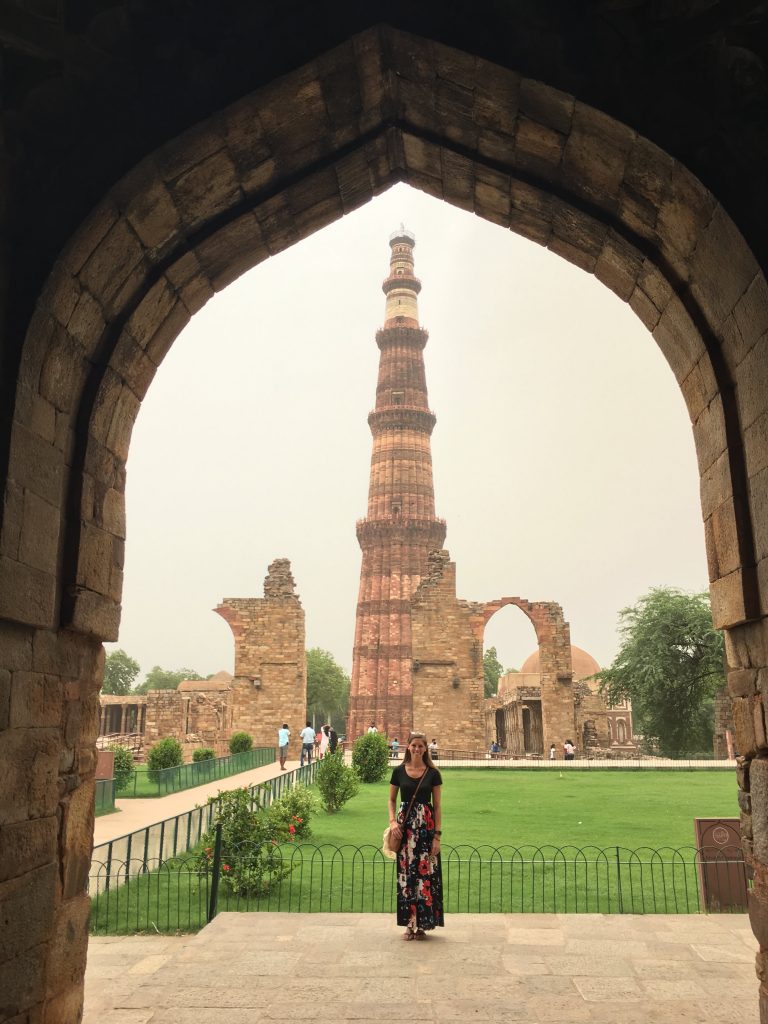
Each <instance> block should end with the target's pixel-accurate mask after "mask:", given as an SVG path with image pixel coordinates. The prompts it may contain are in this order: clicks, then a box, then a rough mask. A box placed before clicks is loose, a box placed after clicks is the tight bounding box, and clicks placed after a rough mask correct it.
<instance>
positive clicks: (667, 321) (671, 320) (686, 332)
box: [645, 282, 706, 382]
mask: <svg viewBox="0 0 768 1024" xmlns="http://www.w3.org/2000/svg"><path fill="white" fill-rule="evenodd" d="M645 283H647V282H645ZM653 338H654V341H655V342H656V344H657V345H658V346H659V348H660V349H661V351H662V352H663V353H664V358H665V359H666V360H667V362H668V363H669V365H670V367H671V368H672V372H673V373H674V375H675V377H676V378H677V380H678V382H682V381H683V380H685V378H686V377H687V376H688V374H689V373H691V371H692V370H693V368H694V366H695V365H696V363H698V361H699V360H700V359H701V358H702V357H706V353H705V351H704V346H703V344H702V341H701V338H700V336H699V333H698V331H697V330H696V328H695V326H694V324H693V321H692V320H691V318H690V316H689V315H688V312H687V310H686V309H685V307H684V306H683V304H682V302H680V300H679V299H676V298H675V299H672V300H671V301H669V302H668V303H667V304H666V305H665V306H664V308H663V313H662V315H661V318H660V320H659V323H658V325H657V326H656V328H655V330H654V332H653Z"/></svg>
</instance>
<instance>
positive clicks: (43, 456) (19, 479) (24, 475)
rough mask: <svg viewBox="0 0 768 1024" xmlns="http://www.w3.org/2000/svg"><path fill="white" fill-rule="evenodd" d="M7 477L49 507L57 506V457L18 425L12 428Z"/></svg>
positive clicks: (59, 463) (59, 485) (59, 464)
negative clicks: (39, 498) (11, 444)
mask: <svg viewBox="0 0 768 1024" xmlns="http://www.w3.org/2000/svg"><path fill="white" fill-rule="evenodd" d="M13 435H14V440H13V447H12V450H11V464H10V469H9V476H10V477H11V479H12V480H14V481H15V483H16V484H17V485H18V486H20V487H23V488H25V489H26V490H30V491H32V492H33V493H34V494H37V495H38V496H39V497H41V498H44V499H45V500H46V501H48V502H50V504H51V505H59V504H60V503H61V492H62V471H63V466H62V461H61V454H60V453H59V452H58V451H57V450H56V449H55V448H54V447H53V446H52V445H51V444H49V443H48V442H47V441H44V440H43V439H42V438H41V437H38V435H37V434H33V433H32V432H31V431H30V430H28V429H27V428H26V427H23V426H22V425H21V424H20V423H16V424H15V425H14V430H13Z"/></svg>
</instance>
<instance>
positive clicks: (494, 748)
mask: <svg viewBox="0 0 768 1024" xmlns="http://www.w3.org/2000/svg"><path fill="white" fill-rule="evenodd" d="M500 753H501V747H500V746H499V741H498V740H494V741H493V743H492V744H491V757H498V756H499V754H500Z"/></svg>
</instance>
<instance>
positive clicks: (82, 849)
mask: <svg viewBox="0 0 768 1024" xmlns="http://www.w3.org/2000/svg"><path fill="white" fill-rule="evenodd" d="M95 787H96V783H95V782H94V781H93V779H91V780H89V781H87V782H82V783H81V784H80V785H79V786H78V787H77V789H75V790H74V791H73V792H72V793H71V794H70V796H69V797H68V799H67V800H66V801H65V802H64V806H63V818H62V850H63V856H62V864H61V876H62V884H63V888H62V895H63V898H64V899H65V900H68V899H70V898H71V897H73V896H77V895H78V893H82V892H84V891H85V889H86V886H87V884H88V869H89V866H90V862H91V848H92V846H93V816H94V801H95V796H94V794H95Z"/></svg>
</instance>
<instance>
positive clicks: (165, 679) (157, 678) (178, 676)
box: [134, 665, 204, 693]
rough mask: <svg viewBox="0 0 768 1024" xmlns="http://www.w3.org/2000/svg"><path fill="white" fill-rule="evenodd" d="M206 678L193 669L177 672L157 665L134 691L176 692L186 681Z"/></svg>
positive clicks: (178, 669)
mask: <svg viewBox="0 0 768 1024" xmlns="http://www.w3.org/2000/svg"><path fill="white" fill-rule="evenodd" d="M203 678H204V677H203V676H201V675H199V674H198V673H197V672H195V670H194V669H192V668H177V669H175V670H171V669H166V668H160V666H159V665H155V666H154V668H152V669H151V671H149V672H147V675H146V678H145V679H144V681H143V682H141V683H139V685H138V686H137V687H136V689H135V690H134V693H148V692H149V690H175V689H176V687H177V686H178V685H179V683H180V682H182V680H184V679H203Z"/></svg>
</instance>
